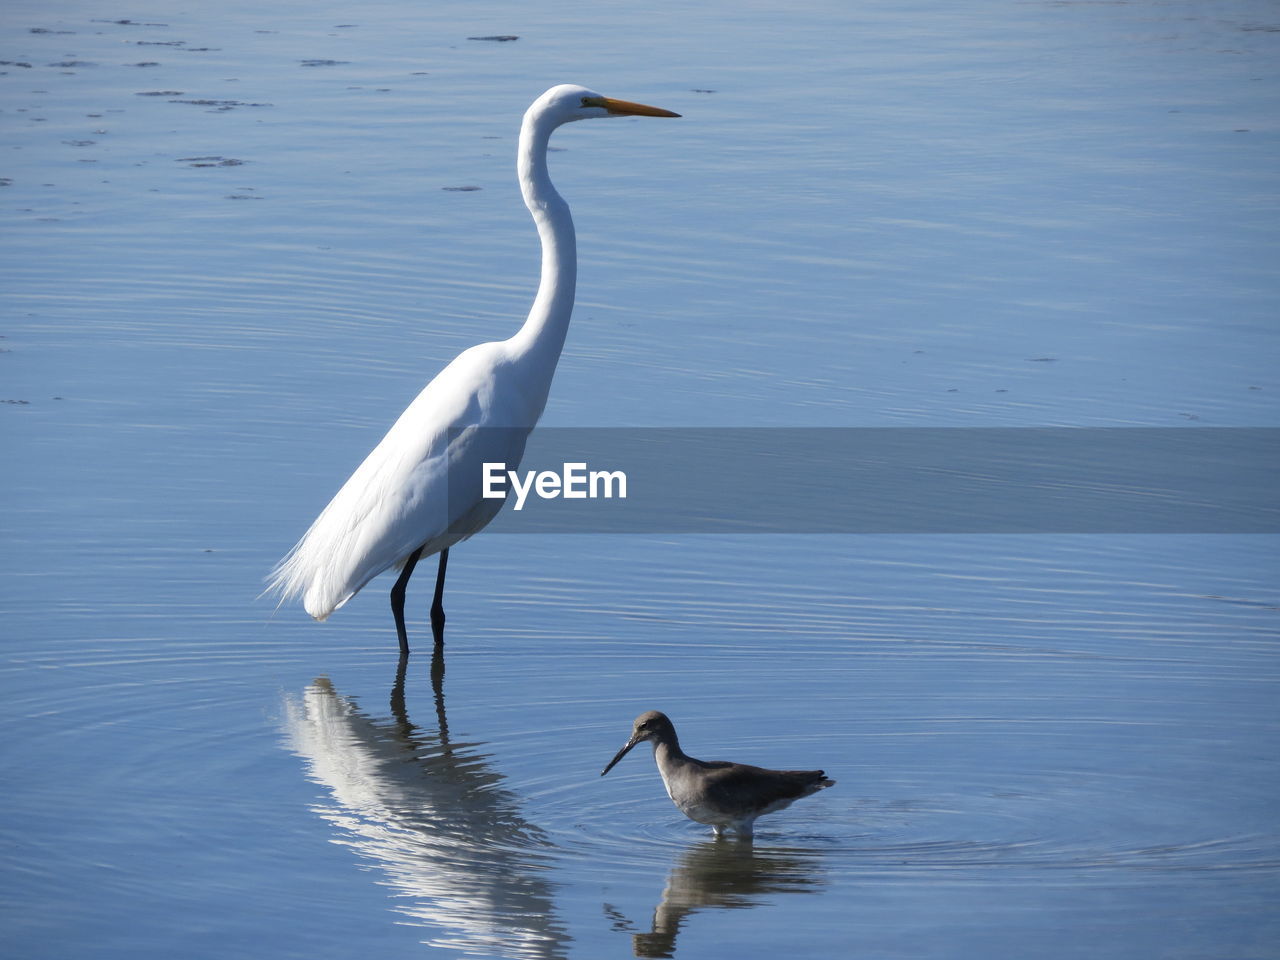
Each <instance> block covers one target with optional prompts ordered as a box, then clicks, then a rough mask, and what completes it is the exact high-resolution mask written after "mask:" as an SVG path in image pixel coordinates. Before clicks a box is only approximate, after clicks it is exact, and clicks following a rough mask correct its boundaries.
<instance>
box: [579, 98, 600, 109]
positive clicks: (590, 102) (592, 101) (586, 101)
mask: <svg viewBox="0 0 1280 960" xmlns="http://www.w3.org/2000/svg"><path fill="white" fill-rule="evenodd" d="M582 106H583V107H584V108H585V107H603V106H604V97H583V98H582Z"/></svg>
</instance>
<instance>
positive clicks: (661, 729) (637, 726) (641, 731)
mask: <svg viewBox="0 0 1280 960" xmlns="http://www.w3.org/2000/svg"><path fill="white" fill-rule="evenodd" d="M675 739H676V728H675V725H674V724H673V723H672V722H671V720H670V719H669V718H668V717H667V715H666V714H665V713H660V712H659V711H657V710H650V711H649V712H648V713H642V714H640V716H638V717H636V722H635V723H634V724H632V726H631V739H630V740H628V741H627V742H626V744H625V745H624V746H623V748H622V749H621V750H619V751H618V753H617V755H615V756H614V758H613V759H612V760H610V761H609V765H608V766H607V767H605V768H604V769H603V770H601V771H600V776H602V777H603V776H604V775H605V774H606V773H608V772H609V771H610V770H612V769H613V767H614V764H616V763H617V762H618V761H619V760H621V759H622V758H623V757H625V756H626V755H627V753H628V752H630V750H631V748H632V747H634V746H635V745H636V744H638V743H644V742H645V741H646V740H648V741H650V742H652V743H663V742H667V743H674V742H675Z"/></svg>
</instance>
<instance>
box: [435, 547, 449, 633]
mask: <svg viewBox="0 0 1280 960" xmlns="http://www.w3.org/2000/svg"><path fill="white" fill-rule="evenodd" d="M448 566H449V548H448V547H445V548H444V549H443V550H441V551H440V566H439V568H438V569H437V570H436V596H435V599H434V600H432V601H431V633H432V634H433V635H434V636H435V638H436V646H437V647H440V646H444V572H445V570H446V569H447V568H448Z"/></svg>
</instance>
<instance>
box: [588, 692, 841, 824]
mask: <svg viewBox="0 0 1280 960" xmlns="http://www.w3.org/2000/svg"><path fill="white" fill-rule="evenodd" d="M645 740H648V741H650V742H651V743H652V744H653V758H654V760H656V761H657V762H658V772H659V773H660V774H662V782H663V784H664V785H665V786H666V788H667V796H669V797H670V798H671V802H672V803H674V804H675V805H676V806H677V807H678V808H679V809H680V812H681V813H683V814H684V815H685V816H686V817H688V818H689V819H690V820H693V821H695V822H696V823H706V824H709V825H710V826H711V829H712V830H714V831H715V833H716V836H717V837H719V836H722V835H723V834H724V831H725V830H726V829H732V830H736V831H737V832H738V835H739V836H743V837H749V836H751V833H752V825H753V824H754V823H755V821H756V818H757V817H763V816H764V815H765V814H766V813H774V812H775V811H778V810H782V809H785V808H786V807H789V806H791V804H792V803H794V802H795V801H796V800H799V799H800V798H801V797H807V796H809V795H810V794H812V793H817V792H818V791H819V790H822V789H824V788H826V787H831V786H835V781H834V780H829V779H827V775H826V774H825V773H823V772H822V771H821V770H765V769H764V768H763V767H752V766H748V765H747V764H745V763H729V762H728V761H726V760H695V759H694V758H693V757H690V756H687V755H686V754H685V752H684V751H683V750H681V749H680V741H679V740H678V739H677V738H676V728H675V725H674V724H672V722H671V721H670V720H669V719H668V718H667V715H666V714H665V713H659V712H658V711H657V710H650V711H649V712H648V713H642V714H640V716H638V717H636V722H635V725H634V726H633V727H632V729H631V739H630V740H628V741H627V742H626V745H625V746H624V747H623V748H622V749H621V750H619V751H618V753H617V755H616V756H615V757H614V758H613V759H612V760H610V761H609V765H608V766H607V767H605V768H604V769H603V770H601V771H600V776H602V777H603V776H604V775H605V774H606V773H608V772H609V771H610V770H612V769H613V767H614V764H616V763H617V762H618V761H619V760H621V759H622V758H623V757H625V756H626V755H627V753H628V751H630V750H631V748H632V747H634V746H635V745H636V744H637V743H643V742H644V741H645Z"/></svg>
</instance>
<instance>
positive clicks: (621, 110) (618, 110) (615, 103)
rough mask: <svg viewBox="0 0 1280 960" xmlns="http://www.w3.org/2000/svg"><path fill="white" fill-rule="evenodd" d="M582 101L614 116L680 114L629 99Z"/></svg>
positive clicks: (668, 115) (590, 99)
mask: <svg viewBox="0 0 1280 960" xmlns="http://www.w3.org/2000/svg"><path fill="white" fill-rule="evenodd" d="M583 103H584V104H585V105H586V106H589V107H604V108H605V109H606V110H608V111H609V112H610V113H611V114H613V115H614V116H615V117H678V116H680V114H678V113H672V112H671V111H670V110H663V109H662V108H661V107H650V106H647V105H645V104H643V103H632V102H631V101H630V100H615V99H613V97H587V98H586V99H584V100H583Z"/></svg>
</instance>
